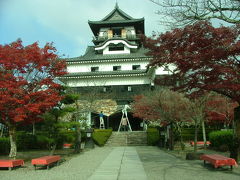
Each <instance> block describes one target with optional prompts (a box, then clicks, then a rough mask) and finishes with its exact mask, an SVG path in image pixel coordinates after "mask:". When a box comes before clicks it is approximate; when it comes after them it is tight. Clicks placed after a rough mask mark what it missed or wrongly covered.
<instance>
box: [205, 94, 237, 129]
mask: <svg viewBox="0 0 240 180" xmlns="http://www.w3.org/2000/svg"><path fill="white" fill-rule="evenodd" d="M237 106H238V103H237V102H233V101H232V100H231V99H229V98H227V97H226V96H222V95H219V94H212V96H209V99H208V101H207V102H206V107H207V109H206V114H207V123H209V124H224V125H225V126H227V127H229V126H230V125H232V126H234V124H232V123H233V118H234V109H235V108H236V107H237Z"/></svg>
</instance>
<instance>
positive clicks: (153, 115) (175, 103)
mask: <svg viewBox="0 0 240 180" xmlns="http://www.w3.org/2000/svg"><path fill="white" fill-rule="evenodd" d="M189 109H190V101H189V99H188V98H186V97H184V95H183V94H182V93H178V92H174V91H171V90H169V89H161V90H155V91H153V92H151V93H150V94H147V95H139V96H135V99H134V103H133V104H132V112H133V116H135V117H139V118H142V119H144V120H150V121H153V122H154V121H155V122H158V123H159V125H161V126H165V125H170V126H171V132H170V144H169V145H170V149H173V133H172V128H173V127H175V129H176V130H177V131H178V133H179V134H180V141H181V143H183V142H182V136H181V129H182V126H183V125H186V124H189V123H192V119H191V117H190V114H189Z"/></svg>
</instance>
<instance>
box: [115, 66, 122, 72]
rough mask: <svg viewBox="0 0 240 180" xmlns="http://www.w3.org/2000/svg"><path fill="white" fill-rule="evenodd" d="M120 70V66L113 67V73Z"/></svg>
mask: <svg viewBox="0 0 240 180" xmlns="http://www.w3.org/2000/svg"><path fill="white" fill-rule="evenodd" d="M120 70H121V66H113V71H120Z"/></svg>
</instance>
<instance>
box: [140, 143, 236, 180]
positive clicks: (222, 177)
mask: <svg viewBox="0 0 240 180" xmlns="http://www.w3.org/2000/svg"><path fill="white" fill-rule="evenodd" d="M136 149H137V152H138V154H139V157H140V159H141V161H142V164H143V167H144V170H145V172H146V174H147V177H148V179H149V180H226V179H229V180H239V179H240V167H234V168H233V171H231V170H230V168H229V166H228V167H223V168H217V169H215V168H213V167H212V166H211V165H210V164H207V165H206V166H203V161H202V160H185V156H183V154H181V155H179V154H178V152H177V151H175V152H174V151H173V152H172V151H162V150H160V149H159V148H158V147H154V146H145V147H141V146H139V147H136ZM201 151H202V152H203V151H204V150H201ZM205 152H207V153H210V154H213V153H217V154H219V153H218V152H214V151H210V150H207V151H205ZM220 154H222V153H220Z"/></svg>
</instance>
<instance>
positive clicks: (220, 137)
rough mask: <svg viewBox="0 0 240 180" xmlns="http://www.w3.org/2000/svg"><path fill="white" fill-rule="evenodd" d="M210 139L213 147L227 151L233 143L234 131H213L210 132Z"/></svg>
mask: <svg viewBox="0 0 240 180" xmlns="http://www.w3.org/2000/svg"><path fill="white" fill-rule="evenodd" d="M209 140H210V142H211V146H212V147H214V148H216V149H218V150H222V151H226V150H228V149H229V148H230V147H231V146H232V145H233V131H232V130H225V131H213V132H211V133H210V134H209Z"/></svg>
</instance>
